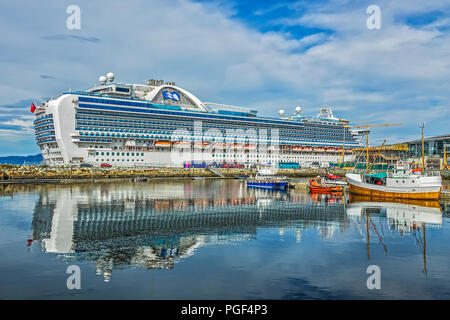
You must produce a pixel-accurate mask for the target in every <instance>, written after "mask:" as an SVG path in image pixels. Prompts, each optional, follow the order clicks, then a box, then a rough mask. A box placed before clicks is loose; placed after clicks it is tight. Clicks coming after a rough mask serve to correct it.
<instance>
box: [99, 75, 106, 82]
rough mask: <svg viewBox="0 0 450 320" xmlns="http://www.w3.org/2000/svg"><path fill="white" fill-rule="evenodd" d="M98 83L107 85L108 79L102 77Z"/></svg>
mask: <svg viewBox="0 0 450 320" xmlns="http://www.w3.org/2000/svg"><path fill="white" fill-rule="evenodd" d="M98 82H100V84H105V83H106V77H105V76H100V77H99V78H98Z"/></svg>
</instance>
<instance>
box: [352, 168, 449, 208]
mask: <svg viewBox="0 0 450 320" xmlns="http://www.w3.org/2000/svg"><path fill="white" fill-rule="evenodd" d="M346 178H347V182H348V184H349V189H350V192H351V193H353V194H359V195H366V196H372V197H384V198H401V199H418V200H438V199H439V195H440V193H441V189H442V178H441V176H440V172H425V171H424V170H421V171H414V172H413V171H412V170H411V169H410V167H409V164H408V163H407V162H406V161H399V162H397V164H396V168H395V169H394V171H393V172H378V173H367V172H365V173H363V174H358V173H347V174H346Z"/></svg>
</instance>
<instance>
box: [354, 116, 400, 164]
mask: <svg viewBox="0 0 450 320" xmlns="http://www.w3.org/2000/svg"><path fill="white" fill-rule="evenodd" d="M401 125H402V124H401V123H389V124H372V125H364V126H352V128H374V127H390V126H401ZM366 133H367V166H366V170H367V171H368V170H369V130H367V131H366Z"/></svg>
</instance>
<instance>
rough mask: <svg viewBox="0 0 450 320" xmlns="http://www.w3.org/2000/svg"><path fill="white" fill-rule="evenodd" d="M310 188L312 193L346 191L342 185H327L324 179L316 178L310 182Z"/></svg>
mask: <svg viewBox="0 0 450 320" xmlns="http://www.w3.org/2000/svg"><path fill="white" fill-rule="evenodd" d="M308 188H309V191H310V192H312V193H333V192H342V191H343V189H344V187H343V186H341V185H331V184H327V183H326V181H325V179H323V178H322V177H315V178H314V179H311V180H309V185H308Z"/></svg>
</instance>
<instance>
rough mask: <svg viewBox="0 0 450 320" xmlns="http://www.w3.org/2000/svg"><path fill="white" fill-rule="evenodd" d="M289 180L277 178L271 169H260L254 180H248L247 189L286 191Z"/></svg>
mask: <svg viewBox="0 0 450 320" xmlns="http://www.w3.org/2000/svg"><path fill="white" fill-rule="evenodd" d="M288 183H289V180H288V179H287V178H286V177H276V176H275V175H274V173H273V171H272V170H271V169H269V168H263V169H260V170H259V171H258V172H257V173H256V175H255V177H254V178H249V179H247V188H262V189H272V190H285V189H286V188H287V186H288Z"/></svg>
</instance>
